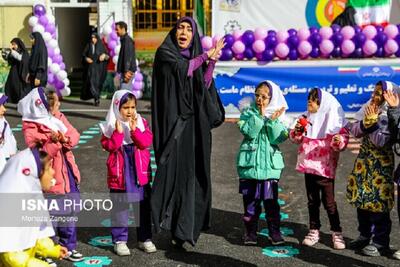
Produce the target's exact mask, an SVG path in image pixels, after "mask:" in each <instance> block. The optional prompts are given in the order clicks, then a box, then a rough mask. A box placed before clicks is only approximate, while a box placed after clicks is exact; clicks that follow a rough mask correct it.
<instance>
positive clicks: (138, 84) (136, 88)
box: [133, 82, 143, 91]
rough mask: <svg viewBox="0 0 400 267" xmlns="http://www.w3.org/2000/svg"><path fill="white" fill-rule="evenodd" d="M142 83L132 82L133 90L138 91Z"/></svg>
mask: <svg viewBox="0 0 400 267" xmlns="http://www.w3.org/2000/svg"><path fill="white" fill-rule="evenodd" d="M142 86H143V83H142V82H134V83H133V90H135V91H140V90H141V89H142Z"/></svg>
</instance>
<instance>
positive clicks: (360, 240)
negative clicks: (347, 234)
mask: <svg viewBox="0 0 400 267" xmlns="http://www.w3.org/2000/svg"><path fill="white" fill-rule="evenodd" d="M369 243H370V239H369V238H368V237H365V236H362V235H360V236H359V237H357V239H355V240H353V241H351V242H350V248H351V249H362V248H364V247H366V246H368V245H369Z"/></svg>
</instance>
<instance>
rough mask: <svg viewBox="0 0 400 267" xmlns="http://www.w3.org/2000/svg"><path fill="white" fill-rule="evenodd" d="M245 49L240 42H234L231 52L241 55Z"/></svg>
mask: <svg viewBox="0 0 400 267" xmlns="http://www.w3.org/2000/svg"><path fill="white" fill-rule="evenodd" d="M245 49H246V46H245V45H244V43H243V42H242V41H235V42H234V43H233V45H232V51H233V52H234V53H235V54H242V53H243V52H244V50H245Z"/></svg>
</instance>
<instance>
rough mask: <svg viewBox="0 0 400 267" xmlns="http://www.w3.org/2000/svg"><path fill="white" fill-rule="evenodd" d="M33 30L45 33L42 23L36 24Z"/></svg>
mask: <svg viewBox="0 0 400 267" xmlns="http://www.w3.org/2000/svg"><path fill="white" fill-rule="evenodd" d="M32 31H33V32H39V33H40V34H42V35H43V34H44V27H43V26H42V25H40V24H36V26H35V27H33V29H32Z"/></svg>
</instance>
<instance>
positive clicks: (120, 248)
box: [114, 242, 131, 256]
mask: <svg viewBox="0 0 400 267" xmlns="http://www.w3.org/2000/svg"><path fill="white" fill-rule="evenodd" d="M114 252H115V254H117V255H118V256H129V255H131V252H130V250H129V248H128V246H127V245H126V242H117V243H115V245H114Z"/></svg>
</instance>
